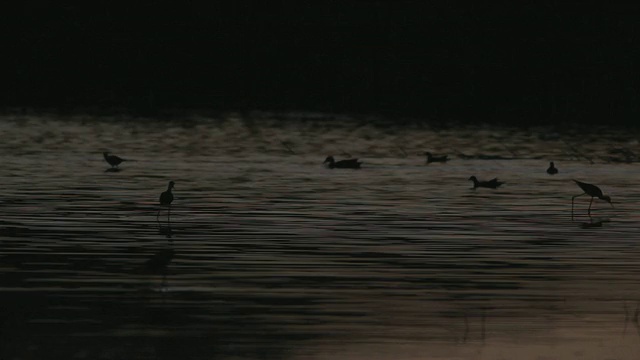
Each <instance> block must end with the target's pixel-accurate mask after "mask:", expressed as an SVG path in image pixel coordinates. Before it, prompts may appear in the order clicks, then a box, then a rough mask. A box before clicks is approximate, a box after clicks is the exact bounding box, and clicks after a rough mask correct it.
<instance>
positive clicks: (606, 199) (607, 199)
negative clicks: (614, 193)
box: [600, 195, 613, 207]
mask: <svg viewBox="0 0 640 360" xmlns="http://www.w3.org/2000/svg"><path fill="white" fill-rule="evenodd" d="M600 199H602V200H604V201H606V202H608V203H609V204H610V205H611V207H613V203H612V202H611V196H609V195H603V196H602V197H601V198H600Z"/></svg>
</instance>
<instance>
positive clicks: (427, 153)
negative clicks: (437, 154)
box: [424, 151, 432, 157]
mask: <svg viewBox="0 0 640 360" xmlns="http://www.w3.org/2000/svg"><path fill="white" fill-rule="evenodd" d="M424 155H426V156H428V157H431V156H432V155H431V153H430V152H428V151H425V153H424Z"/></svg>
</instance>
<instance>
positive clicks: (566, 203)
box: [0, 116, 640, 359]
mask: <svg viewBox="0 0 640 360" xmlns="http://www.w3.org/2000/svg"><path fill="white" fill-rule="evenodd" d="M0 134H1V135H2V138H3V139H6V141H5V142H4V143H2V144H0V149H1V150H2V151H0V158H1V160H2V163H3V172H2V173H3V193H2V196H1V197H0V205H1V206H0V241H1V247H0V272H1V274H2V276H1V278H2V283H1V285H2V287H1V288H0V291H1V294H2V296H1V297H0V299H1V300H0V301H1V303H0V314H1V316H2V343H1V344H2V345H0V351H1V353H0V354H2V358H7V359H13V358H56V357H57V358H93V359H123V358H167V359H176V358H186V359H211V358H228V359H255V358H260V359H263V358H273V359H285V358H291V359H398V358H402V359H425V358H434V359H515V358H517V359H542V358H544V359H590V358H597V359H600V358H613V359H637V358H638V356H639V355H640V331H638V313H639V311H638V306H639V305H638V304H640V286H638V278H639V275H640V266H639V265H638V258H639V257H638V256H639V255H640V254H639V252H640V248H639V246H638V235H637V229H638V227H637V216H636V214H637V208H638V204H639V201H640V191H638V188H637V184H636V182H637V180H636V179H638V175H639V174H638V173H639V170H640V167H638V165H637V163H635V162H630V163H621V162H615V161H611V159H610V158H608V157H610V156H611V155H610V149H620V148H624V149H627V152H625V153H624V154H628V153H629V152H634V151H635V152H637V147H638V144H637V140H636V139H637V134H633V133H629V132H619V133H617V132H614V131H611V132H606V133H603V132H602V131H599V132H598V134H577V133H573V132H571V131H568V130H567V131H566V132H562V133H551V132H550V130H548V129H530V130H513V129H497V128H483V127H474V128H457V129H456V128H451V129H445V128H441V129H433V128H429V127H426V126H422V125H412V124H407V125H405V126H403V127H388V126H387V127H380V126H374V125H370V124H367V123H364V122H358V121H356V120H353V121H352V122H348V123H342V125H339V123H338V122H335V121H333V122H332V121H330V120H326V119H323V120H314V119H311V120H306V121H300V122H294V121H290V120H287V119H284V120H283V119H279V120H274V119H270V118H261V117H259V116H256V118H253V119H247V118H243V117H240V116H229V117H228V118H225V119H224V120H211V119H189V120H188V121H187V120H185V121H168V122H162V123H154V122H152V121H148V122H145V121H138V122H132V121H120V120H117V119H112V120H109V121H107V120H106V119H91V118H77V119H66V120H65V119H54V118H32V119H20V120H15V119H4V121H2V122H0ZM596 135H597V136H596ZM583 139H584V140H583ZM284 144H286V145H284ZM567 144H570V146H568V145H567ZM116 150H117V153H118V154H121V155H122V156H125V157H126V156H130V157H135V159H136V160H137V162H131V163H128V162H127V163H123V164H121V165H120V168H121V171H118V172H116V171H105V169H108V168H109V165H108V164H107V163H106V162H105V161H104V159H103V158H102V152H104V151H114V152H115V151H116ZM426 150H430V151H433V152H434V153H435V154H447V153H448V154H449V161H448V162H447V163H440V164H438V163H431V164H429V165H425V159H424V157H423V156H422V155H418V154H422V153H424V152H425V151H426ZM345 153H349V154H351V155H352V156H353V157H358V158H360V160H361V161H363V162H364V164H363V165H362V169H360V170H349V169H333V170H330V169H326V168H324V167H322V160H323V159H325V158H326V156H327V155H335V156H339V157H341V158H342V157H345V155H344V154H345ZM457 153H463V154H474V157H473V158H468V159H462V158H460V157H458V156H457V155H456V154H457ZM615 154H616V153H614V155H615ZM490 156H502V157H504V158H517V160H505V159H498V158H490ZM585 157H589V158H592V159H594V164H589V161H586V160H584V158H585ZM549 160H554V161H555V164H556V166H557V167H558V168H559V170H560V172H559V173H558V174H557V175H554V176H549V175H548V174H547V173H546V169H547V166H548V162H549ZM474 174H475V175H477V176H478V177H479V178H483V179H491V178H494V177H498V178H500V180H504V181H506V184H504V185H503V186H501V187H500V188H499V189H495V190H494V189H486V188H478V189H476V190H471V189H470V186H469V182H468V180H467V179H468V178H469V176H471V175H474ZM571 179H579V180H584V181H588V182H593V183H597V184H598V185H599V186H600V187H601V188H602V189H603V191H605V192H606V193H607V194H610V195H611V197H612V198H613V200H614V202H616V208H615V209H612V208H610V207H609V205H608V204H607V203H605V202H601V201H598V200H596V201H594V204H593V207H592V214H591V215H592V218H589V216H588V215H587V211H586V209H587V206H588V202H589V199H587V198H585V197H582V198H576V208H575V217H576V218H575V221H574V222H572V221H571V197H572V196H573V195H575V194H576V191H577V190H578V191H579V189H577V187H576V185H575V183H573V181H571ZM169 180H174V181H176V184H178V185H179V187H178V188H176V189H175V191H174V196H175V200H174V202H173V204H172V211H171V222H170V223H169V222H167V221H166V219H164V221H163V219H162V218H161V219H160V221H156V218H155V216H156V213H157V210H158V206H157V201H158V196H159V194H160V193H161V192H162V191H164V190H166V185H167V183H168V181H169ZM163 216H164V211H163Z"/></svg>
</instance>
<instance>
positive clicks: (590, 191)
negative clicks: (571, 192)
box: [571, 180, 613, 221]
mask: <svg viewBox="0 0 640 360" xmlns="http://www.w3.org/2000/svg"><path fill="white" fill-rule="evenodd" d="M573 181H575V182H576V184H578V186H580V189H582V191H584V192H583V193H582V194H580V195H576V196H574V197H572V198H571V220H572V221H573V201H574V200H575V199H576V198H577V197H578V196H582V195H585V194H586V195H589V196H591V201H590V202H589V209H588V210H587V214H588V215H589V217H591V204H593V198H598V199H602V200H604V201H606V202H608V203H609V205H611V207H613V203H612V202H611V198H610V197H609V196H607V195H603V194H602V190H600V188H599V187H597V186H595V185H591V184H587V183H583V182H582V181H578V180H573Z"/></svg>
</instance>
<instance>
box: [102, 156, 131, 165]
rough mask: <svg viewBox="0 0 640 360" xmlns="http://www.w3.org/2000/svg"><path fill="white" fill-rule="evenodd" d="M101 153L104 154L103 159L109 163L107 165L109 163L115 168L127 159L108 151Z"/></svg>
mask: <svg viewBox="0 0 640 360" xmlns="http://www.w3.org/2000/svg"><path fill="white" fill-rule="evenodd" d="M102 155H104V159H105V160H106V161H107V162H108V163H109V165H111V167H112V168H113V167H116V168H117V167H118V165H120V163H122V162H123V161H127V159H123V158H121V157H119V156H115V155H112V154H109V153H108V152H103V153H102Z"/></svg>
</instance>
